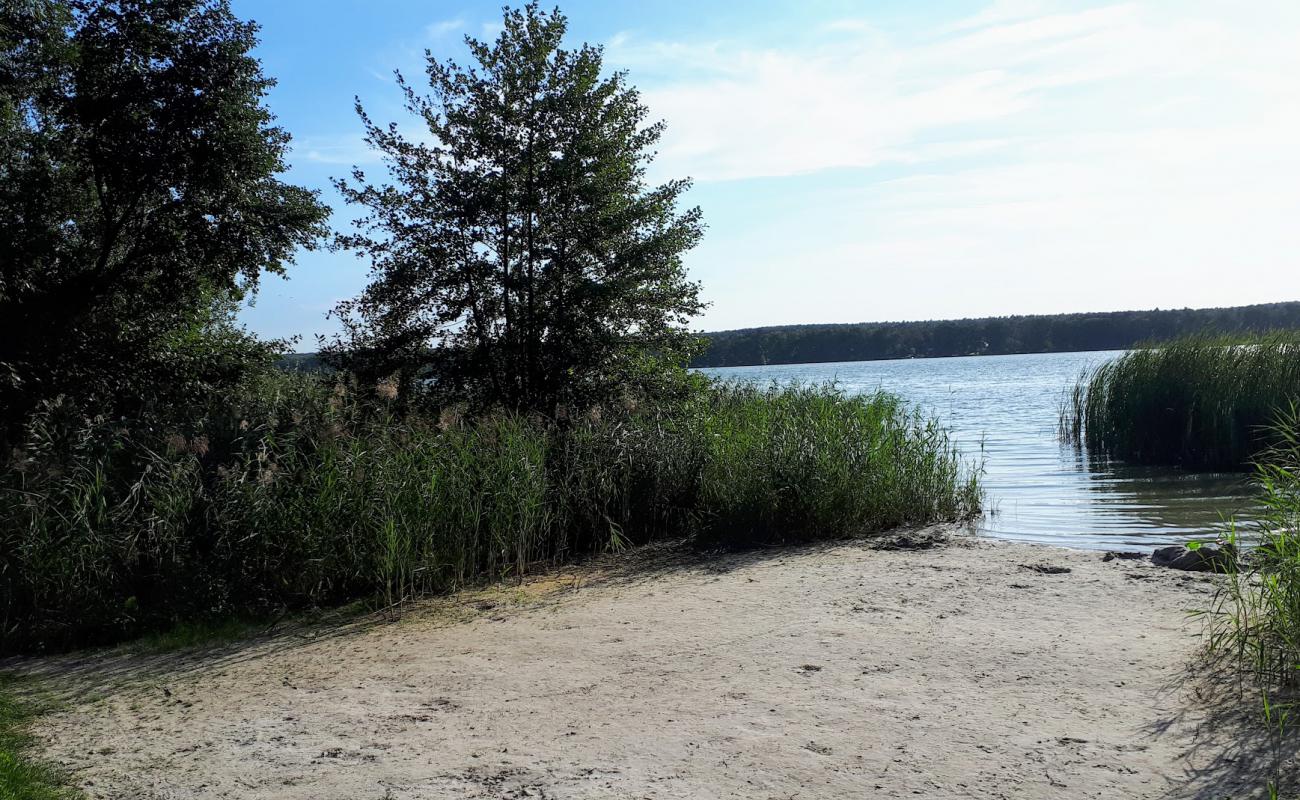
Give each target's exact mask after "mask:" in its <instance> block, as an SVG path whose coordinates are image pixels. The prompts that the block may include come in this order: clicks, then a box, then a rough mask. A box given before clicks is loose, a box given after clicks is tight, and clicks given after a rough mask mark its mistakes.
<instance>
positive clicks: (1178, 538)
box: [701, 352, 1250, 550]
mask: <svg viewBox="0 0 1300 800" xmlns="http://www.w3.org/2000/svg"><path fill="white" fill-rule="evenodd" d="M1117 355H1120V353H1119V352H1094V353H1046V354H1034V355H1014V356H978V357H967V358H926V359H908V360H899V361H853V362H841V363H835V364H783V365H776V366H763V367H728V368H717V369H704V370H701V371H702V372H705V373H707V374H709V375H713V376H716V377H718V378H723V379H726V380H744V381H758V382H760V383H769V382H772V381H777V382H779V383H785V382H790V381H801V382H804V383H824V382H826V381H835V382H836V383H838V384H839V386H840V388H841V389H843V390H845V391H847V392H855V393H857V392H876V391H880V390H883V391H887V392H890V393H892V394H895V395H898V396H900V397H903V398H905V399H907V400H909V401H911V402H913V403H916V404H918V405H920V406H921V407H922V409H923V410H925V411H927V412H929V413H931V414H933V415H934V416H936V417H938V418H939V419H940V420H941V421H942V422H943V424H944V425H945V426H946V427H947V428H948V429H949V430H950V431H951V432H952V435H953V438H954V440H956V441H957V442H958V444H959V445H960V446H961V448H962V451H963V453H964V454H966V455H967V456H969V457H971V458H978V457H979V456H980V447H981V442H982V443H983V457H984V468H985V487H986V489H987V492H988V500H987V506H988V508H989V512H990V513H987V514H986V515H985V517H984V519H983V520H981V522H980V524H979V531H980V532H981V533H983V534H987V535H989V536H996V537H1000V538H1005V539H1017V540H1021V541H1033V542H1041V543H1048V544H1060V545H1066V546H1070V547H1086V548H1096V549H1108V550H1109V549H1124V550H1149V549H1151V548H1153V547H1157V546H1160V545H1165V544H1170V543H1180V542H1184V541H1186V540H1188V539H1189V538H1191V537H1205V536H1211V535H1213V533H1214V531H1215V529H1216V528H1217V527H1218V526H1220V524H1221V521H1222V518H1223V516H1222V515H1223V514H1224V513H1228V514H1238V513H1242V512H1245V511H1248V509H1249V507H1250V493H1249V486H1248V484H1247V482H1246V480H1245V478H1244V477H1243V476H1242V475H1239V474H1206V473H1188V472H1183V471H1180V470H1175V469H1169V468H1162V467H1141V466H1131V465H1125V464H1116V463H1114V462H1111V463H1108V464H1101V463H1096V462H1095V461H1092V462H1090V460H1089V459H1087V458H1085V457H1084V456H1082V455H1081V454H1080V453H1078V452H1077V451H1076V450H1075V449H1074V448H1073V447H1071V446H1069V445H1063V444H1061V442H1060V441H1059V439H1058V438H1057V419H1058V412H1059V409H1060V405H1061V400H1062V398H1063V396H1064V392H1065V391H1066V389H1067V388H1069V387H1070V386H1072V385H1073V384H1074V382H1075V380H1076V379H1077V378H1078V376H1079V374H1080V373H1081V372H1082V371H1083V370H1084V369H1086V368H1088V367H1090V366H1094V365H1096V364H1098V363H1100V362H1101V361H1104V360H1106V359H1108V358H1113V357H1115V356H1117Z"/></svg>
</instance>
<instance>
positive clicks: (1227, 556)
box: [1151, 544, 1237, 572]
mask: <svg viewBox="0 0 1300 800" xmlns="http://www.w3.org/2000/svg"><path fill="white" fill-rule="evenodd" d="M1236 560H1237V551H1236V549H1235V548H1233V547H1232V546H1231V545H1224V546H1222V547H1220V546H1218V545H1212V544H1203V545H1201V546H1200V547H1197V548H1195V549H1193V548H1190V547H1185V546H1183V545H1181V544H1176V545H1171V546H1169V547H1161V548H1159V549H1157V550H1156V551H1155V552H1154V553H1152V554H1151V563H1152V564H1155V565H1156V566H1157V567H1169V568H1170V569H1183V570H1188V571H1190V572H1222V571H1223V570H1225V569H1227V568H1229V567H1231V566H1232V565H1233V564H1235V563H1236Z"/></svg>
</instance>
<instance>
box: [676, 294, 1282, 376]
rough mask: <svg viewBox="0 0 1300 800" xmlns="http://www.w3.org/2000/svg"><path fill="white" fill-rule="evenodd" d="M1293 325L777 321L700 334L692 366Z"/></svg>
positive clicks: (1171, 312) (1257, 319)
mask: <svg viewBox="0 0 1300 800" xmlns="http://www.w3.org/2000/svg"><path fill="white" fill-rule="evenodd" d="M1295 328H1300V302H1289V303H1265V304H1261V305H1253V306H1236V307H1232V308H1181V309H1163V310H1162V309H1154V310H1151V311H1109V312H1102V313H1081V314H1036V315H1024V316H1012V317H982V318H979V319H953V320H932V321H925V322H861V323H849V324H829V325H779V326H772V327H766V328H744V329H741V330H733V331H718V332H716V333H705V334H703V335H704V337H705V338H706V339H707V340H708V342H709V346H708V347H707V348H705V350H704V351H703V352H702V353H700V354H699V355H698V356H696V358H695V359H694V360H692V361H691V366H693V367H741V366H749V365H753V364H815V363H819V362H828V361H874V360H882V359H891V358H941V357H945V356H970V355H1005V354H1010V353H1068V352H1078V351H1085V350H1123V349H1127V348H1130V347H1133V346H1134V345H1136V344H1139V343H1141V342H1146V341H1152V340H1156V339H1171V338H1174V337H1177V336H1184V335H1188V334H1195V333H1204V332H1213V333H1224V334H1226V333H1244V332H1265V331H1272V330H1281V329H1295Z"/></svg>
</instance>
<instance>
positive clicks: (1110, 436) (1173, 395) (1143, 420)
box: [1061, 333, 1300, 470]
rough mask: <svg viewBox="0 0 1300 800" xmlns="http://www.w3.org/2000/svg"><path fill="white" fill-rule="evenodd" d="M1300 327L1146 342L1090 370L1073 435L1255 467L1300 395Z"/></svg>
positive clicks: (1146, 459) (1196, 463) (1145, 454)
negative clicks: (1278, 421)
mask: <svg viewBox="0 0 1300 800" xmlns="http://www.w3.org/2000/svg"><path fill="white" fill-rule="evenodd" d="M1298 348H1300V334H1297V333H1276V334H1261V335H1252V336H1245V337H1242V336H1236V337H1222V336H1194V337H1186V338H1181V339H1175V340H1173V341H1170V342H1167V343H1163V344H1154V345H1148V346H1144V347H1142V348H1139V349H1137V350H1134V351H1132V352H1129V353H1126V354H1124V355H1122V356H1120V357H1119V358H1116V359H1114V360H1112V361H1108V362H1106V363H1105V364H1102V365H1101V366H1100V367H1098V368H1097V369H1095V370H1093V371H1092V372H1091V373H1088V374H1085V375H1083V376H1082V377H1081V378H1080V380H1079V382H1078V384H1077V385H1076V386H1075V388H1074V391H1073V393H1072V395H1071V396H1070V397H1069V398H1068V400H1067V403H1066V404H1065V408H1063V409H1062V412H1061V430H1062V434H1063V436H1064V437H1065V438H1068V439H1071V440H1073V441H1074V442H1075V443H1076V444H1079V445H1081V446H1086V447H1087V448H1088V450H1090V451H1092V452H1094V453H1096V454H1098V455H1103V456H1107V457H1111V458H1122V459H1125V460H1129V461H1135V462H1139V463H1148V464H1172V465H1179V466H1185V467H1189V468H1193V469H1231V470H1237V469H1249V468H1250V462H1251V460H1252V459H1253V458H1255V457H1256V456H1257V455H1259V454H1260V453H1262V452H1264V451H1265V450H1266V449H1267V448H1268V447H1269V446H1270V445H1271V444H1272V443H1273V442H1274V439H1273V438H1272V434H1271V433H1270V430H1271V428H1270V423H1271V422H1272V420H1273V419H1274V417H1275V415H1276V414H1277V412H1278V411H1279V410H1281V409H1284V408H1286V407H1287V405H1288V404H1289V403H1294V402H1297V401H1300V349H1298Z"/></svg>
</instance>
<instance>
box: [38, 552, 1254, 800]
mask: <svg viewBox="0 0 1300 800" xmlns="http://www.w3.org/2000/svg"><path fill="white" fill-rule="evenodd" d="M1043 564H1048V565H1050V566H1052V567H1053V569H1051V570H1040V569H1035V568H1033V565H1043ZM1024 565H1030V567H1031V568H1030V569H1026V568H1024ZM1117 566H1119V565H1117V564H1107V563H1103V562H1102V561H1101V559H1100V558H1098V556H1097V554H1096V553H1085V552H1078V551H1070V550H1063V549H1048V548H1042V547H1035V546H1031V545H1019V544H1006V543H995V542H988V541H980V542H975V543H966V544H965V545H964V546H949V547H938V548H932V547H922V548H908V547H902V548H895V549H885V550H876V549H871V548H869V547H866V546H862V545H855V544H839V545H829V546H818V547H805V548H794V549H772V550H765V551H762V552H757V553H744V554H726V555H721V556H717V557H716V558H713V559H710V560H708V561H702V560H700V558H699V557H698V556H695V555H692V554H688V553H681V552H678V551H672V550H660V551H657V552H656V551H648V552H643V553H639V554H633V555H631V556H630V557H628V558H624V559H620V560H614V561H608V562H602V563H600V564H597V565H595V566H592V567H589V568H585V569H582V570H575V571H571V572H566V573H563V574H557V575H551V576H548V577H546V578H545V579H542V580H538V581H535V582H532V583H529V584H526V585H525V586H522V587H509V588H503V589H499V590H494V591H490V592H482V593H478V594H476V595H473V596H465V597H461V598H457V599H456V600H454V601H443V602H441V603H434V604H425V605H422V606H420V607H418V608H417V609H416V610H414V611H412V612H409V613H407V614H406V615H405V616H404V617H403V618H402V619H401V620H400V621H398V622H395V623H388V624H361V623H354V624H350V625H347V626H341V627H339V628H325V629H311V630H297V631H288V632H284V633H281V634H278V635H273V636H270V637H267V638H264V639H262V640H259V641H256V642H252V643H246V644H243V645H240V646H236V647H232V648H226V649H222V650H219V651H214V652H208V653H202V654H190V655H186V656H183V657H177V656H171V657H166V658H158V657H143V656H140V657H136V656H131V655H124V654H118V655H115V656H103V657H98V658H95V659H88V660H87V659H83V660H79V661H77V660H70V659H62V660H48V661H42V662H29V663H27V664H25V665H21V666H22V668H24V669H26V670H27V671H29V672H36V673H41V674H44V675H45V676H46V677H48V678H51V679H52V680H53V681H54V682H56V683H57V684H58V685H59V686H61V687H62V689H63V690H64V693H65V696H66V698H68V699H69V700H70V701H71V705H70V706H69V708H68V710H66V711H65V712H62V713H59V714H57V715H53V716H50V717H46V718H45V719H44V720H43V721H42V723H41V726H40V729H39V731H38V732H39V734H40V735H41V737H42V738H43V740H44V742H45V743H46V745H47V748H48V751H49V753H50V755H51V756H52V757H54V758H55V759H57V760H58V761H60V762H62V763H63V764H64V765H65V766H67V767H68V768H70V769H71V770H72V771H73V774H74V775H75V776H76V778H77V780H78V782H79V783H80V784H81V785H82V786H84V787H85V789H86V790H87V792H88V793H90V794H91V796H94V797H111V798H284V799H285V800H288V799H289V798H304V799H305V798H348V800H358V799H359V800H366V798H373V799H374V800H380V798H444V797H445V798H459V797H484V798H487V797H492V798H525V797H535V798H542V797H546V798H627V797H636V798H698V797H713V798H724V797H725V798H733V797H734V798H787V797H792V796H796V797H799V798H844V797H868V796H869V797H908V798H914V797H917V796H923V797H971V798H976V797H978V798H989V797H1002V798H1036V797H1043V798H1049V797H1050V798H1076V797H1077V798H1084V797H1124V798H1158V797H1170V798H1172V797H1188V798H1190V797H1211V796H1224V795H1233V796H1246V795H1249V794H1250V793H1251V792H1253V791H1255V790H1256V789H1257V788H1258V785H1257V778H1258V776H1259V775H1260V774H1261V773H1260V772H1257V771H1256V767H1257V765H1252V764H1251V763H1250V759H1249V758H1248V757H1246V756H1247V755H1248V754H1246V753H1243V754H1242V757H1239V758H1235V759H1233V760H1232V761H1231V762H1227V761H1225V760H1224V759H1223V758H1222V757H1221V756H1222V754H1223V752H1224V751H1225V749H1226V748H1227V747H1228V746H1229V745H1230V743H1231V742H1233V741H1235V740H1234V739H1233V737H1234V736H1236V734H1234V733H1233V732H1232V731H1230V730H1229V728H1228V726H1225V725H1222V724H1220V723H1219V722H1218V721H1216V720H1214V719H1212V718H1211V712H1210V711H1208V710H1207V707H1206V706H1205V705H1204V704H1202V703H1200V702H1198V701H1197V698H1196V695H1195V694H1194V693H1193V690H1192V689H1191V688H1190V687H1189V684H1188V683H1187V682H1185V681H1184V680H1183V678H1184V676H1185V675H1186V674H1187V673H1186V665H1187V664H1188V662H1189V658H1190V656H1191V655H1192V653H1193V652H1194V649H1195V647H1196V644H1197V640H1196V637H1195V633H1196V632H1197V630H1198V629H1197V628H1196V626H1195V623H1189V622H1187V620H1186V617H1185V614H1184V611H1185V610H1186V609H1188V608H1190V607H1195V606H1199V605H1203V604H1204V602H1205V600H1206V597H1207V593H1208V592H1209V591H1211V590H1212V588H1213V584H1212V583H1210V582H1208V581H1203V580H1196V581H1186V580H1177V579H1174V577H1173V576H1172V575H1171V574H1170V573H1167V572H1163V571H1161V570H1158V569H1156V568H1154V567H1150V566H1149V565H1144V564H1141V563H1135V562H1127V563H1123V568H1122V569H1119V568H1117ZM1056 567H1060V568H1061V569H1060V570H1058V569H1055V568H1056ZM1044 573H1048V574H1044ZM1135 573H1137V574H1142V575H1143V576H1144V577H1146V576H1148V575H1149V576H1150V577H1149V579H1145V580H1131V579H1130V578H1129V577H1128V576H1129V575H1131V574H1135Z"/></svg>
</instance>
